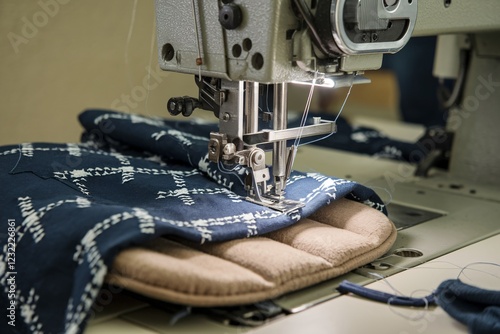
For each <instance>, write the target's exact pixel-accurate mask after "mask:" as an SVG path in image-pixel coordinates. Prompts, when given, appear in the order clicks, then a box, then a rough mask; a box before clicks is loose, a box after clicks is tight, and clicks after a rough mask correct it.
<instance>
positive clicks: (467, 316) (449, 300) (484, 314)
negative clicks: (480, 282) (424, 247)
mask: <svg viewBox="0 0 500 334" xmlns="http://www.w3.org/2000/svg"><path fill="white" fill-rule="evenodd" d="M436 297H437V298H436V300H437V303H438V304H439V306H441V307H442V308H443V310H445V311H446V312H447V313H448V314H449V315H450V316H452V317H453V318H454V319H455V320H457V321H460V322H461V323H463V324H465V325H467V327H468V328H469V331H470V333H473V334H497V333H500V291H493V290H486V289H481V288H478V287H475V286H471V285H468V284H465V283H463V282H461V281H460V280H458V279H450V280H446V281H444V282H442V283H441V284H440V285H439V287H438V288H437V290H436Z"/></svg>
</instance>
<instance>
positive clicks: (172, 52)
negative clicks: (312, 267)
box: [156, 0, 417, 210]
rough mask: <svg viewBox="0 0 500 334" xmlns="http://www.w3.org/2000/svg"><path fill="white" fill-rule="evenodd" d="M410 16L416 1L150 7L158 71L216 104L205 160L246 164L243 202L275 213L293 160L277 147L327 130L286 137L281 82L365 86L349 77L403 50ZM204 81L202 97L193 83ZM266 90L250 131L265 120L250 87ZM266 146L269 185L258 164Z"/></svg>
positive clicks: (288, 0) (317, 127) (257, 1)
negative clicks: (182, 77)
mask: <svg viewBox="0 0 500 334" xmlns="http://www.w3.org/2000/svg"><path fill="white" fill-rule="evenodd" d="M416 13H417V1H416V0H415V1H400V0H393V1H388V0H380V1H373V0H328V1H325V0H319V1H310V0H307V1H306V0H276V1H268V0H253V1H243V0H234V1H203V2H200V1H185V0H156V15H157V35H158V46H159V62H160V67H161V68H162V69H164V70H167V71H175V72H181V73H188V74H194V75H197V76H198V83H199V87H200V97H203V98H206V96H207V95H208V96H209V98H208V99H206V100H205V101H208V100H210V101H216V102H215V103H212V104H210V106H209V107H210V109H212V110H213V111H214V113H216V114H218V117H219V131H218V132H217V133H212V135H211V137H210V143H209V158H210V160H211V161H213V162H217V163H224V164H234V163H238V164H240V165H243V166H247V167H248V168H249V173H248V175H249V178H250V180H249V181H248V182H247V187H248V197H249V200H252V201H254V202H257V203H260V204H262V205H266V206H269V207H274V208H276V209H278V210H279V208H281V207H282V205H281V204H280V203H281V202H283V201H285V189H286V181H287V177H288V174H289V172H290V169H291V167H292V166H291V162H290V161H293V156H294V154H295V152H293V153H292V154H290V150H288V149H287V140H291V139H295V138H296V137H297V136H299V134H300V136H301V137H308V136H319V135H326V134H329V133H332V132H335V130H336V126H335V124H334V123H331V122H321V121H317V122H315V123H314V124H313V125H308V126H307V127H304V128H300V129H287V118H288V116H287V115H288V108H287V103H286V101H287V83H289V82H297V81H299V82H308V81H312V80H313V79H314V80H315V81H318V82H321V83H325V82H331V83H332V86H335V82H337V83H338V86H342V85H345V83H346V82H348V83H349V85H352V84H353V83H362V82H366V80H363V79H358V76H359V77H361V76H360V74H362V71H364V70H367V69H377V68H379V67H380V65H381V60H382V54H383V53H393V52H396V51H398V50H399V49H401V48H402V47H403V46H404V45H405V44H406V42H407V41H408V39H409V38H410V36H411V34H412V31H413V27H414V26H415V22H416ZM193 30H194V31H195V32H196V34H186V33H185V32H186V31H193ZM203 78H211V79H210V80H208V79H207V80H205V79H203ZM214 80H215V83H216V84H214V85H212V84H210V85H209V86H210V89H207V86H204V85H203V83H206V82H208V81H210V82H212V81H214ZM238 82H239V84H238ZM267 84H272V85H273V87H272V89H273V91H274V94H273V96H274V102H273V103H272V105H273V111H272V122H269V123H270V125H269V126H268V127H271V126H272V129H268V128H263V129H260V128H259V117H260V119H262V120H264V119H265V118H268V117H264V115H263V113H262V112H261V111H260V110H259V86H260V85H267ZM214 87H215V88H214ZM219 87H220V88H219ZM214 91H215V92H214ZM210 95H212V96H210ZM200 100H201V102H199V103H197V102H196V101H195V99H191V100H189V101H194V102H192V103H191V104H190V106H189V111H188V112H184V113H183V114H184V115H186V116H187V115H190V114H191V109H192V107H191V105H195V106H200V105H201V106H202V107H203V106H204V103H203V101H204V100H203V99H200ZM177 101H179V100H177ZM169 105H171V106H175V105H176V104H175V102H172V103H169ZM177 114H178V112H177ZM271 143H272V151H273V161H272V171H273V172H272V174H273V175H272V178H270V177H268V175H269V173H270V172H269V169H268V167H267V166H266V163H265V160H264V161H261V159H260V157H261V156H263V157H265V156H264V155H263V153H262V152H261V151H262V149H263V148H265V147H266V144H271ZM289 157H292V159H290V158H289ZM268 181H271V182H270V184H269V185H268ZM300 206H301V204H300V203H296V205H295V207H293V205H292V206H289V205H286V209H285V210H293V209H294V208H295V209H296V208H298V207H300Z"/></svg>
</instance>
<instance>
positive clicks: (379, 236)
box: [107, 199, 396, 306]
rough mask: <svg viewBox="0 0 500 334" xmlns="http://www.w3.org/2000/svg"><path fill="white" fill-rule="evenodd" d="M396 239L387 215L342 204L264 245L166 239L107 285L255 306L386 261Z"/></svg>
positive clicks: (258, 240) (188, 300)
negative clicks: (371, 263) (200, 243)
mask: <svg viewBox="0 0 500 334" xmlns="http://www.w3.org/2000/svg"><path fill="white" fill-rule="evenodd" d="M395 239H396V229H395V227H394V225H393V224H392V222H391V221H389V219H388V218H387V217H386V216H385V215H383V214H382V213H380V212H379V211H377V210H374V209H372V208H369V207H367V206H366V205H363V204H360V203H357V202H354V201H350V200H346V199H341V200H338V201H335V202H334V203H332V204H331V205H328V206H326V207H324V208H322V209H320V210H318V211H317V212H316V213H315V214H314V215H312V216H310V217H309V218H304V219H302V220H300V221H299V222H298V223H296V224H294V225H292V226H290V227H288V228H285V229H282V230H279V231H276V232H273V233H269V234H267V235H265V236H261V237H254V238H249V239H240V240H232V241H227V242H221V243H209V244H204V245H195V244H192V243H189V242H182V243H181V242H180V241H173V240H169V239H166V238H159V239H157V240H154V241H153V242H151V243H149V244H147V245H145V246H143V247H136V248H131V249H127V250H125V251H123V252H121V253H120V254H119V255H118V256H117V257H116V259H115V262H114V264H113V268H112V270H111V271H110V273H109V274H108V276H107V281H108V282H110V283H113V284H118V285H120V286H123V287H125V288H126V289H129V290H132V291H135V292H137V293H140V294H143V295H146V296H149V297H152V298H156V299H159V300H164V301H168V302H174V303H180V304H186V305H192V306H229V305H238V304H248V303H254V302H258V301H262V300H265V299H269V298H273V297H277V296H279V295H282V294H284V293H286V292H290V291H293V290H297V289H300V288H304V287H307V286H310V285H313V284H315V283H319V282H321V281H324V280H327V279H329V278H333V277H335V276H339V275H342V274H344V273H346V272H348V271H350V270H352V269H355V268H357V267H359V266H362V265H364V264H366V263H368V262H371V261H373V260H374V259H376V258H378V257H380V256H382V255H383V254H384V253H385V252H387V251H388V250H389V248H390V247H391V246H392V244H393V243H394V241H395Z"/></svg>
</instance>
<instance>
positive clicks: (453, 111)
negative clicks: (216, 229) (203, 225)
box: [132, 0, 500, 332]
mask: <svg viewBox="0 0 500 334" xmlns="http://www.w3.org/2000/svg"><path fill="white" fill-rule="evenodd" d="M499 13H500V3H499V2H498V1H496V0H488V1H482V2H481V3H477V2H474V1H467V0H461V1H460V0H444V1H430V0H428V1H425V0H422V1H417V0H413V1H412V0H378V1H373V0H366V1H363V0H351V1H350V0H331V1H322V0H306V1H303V0H289V1H285V0H278V1H267V0H253V1H242V0H234V1H230V0H229V1H186V0H157V1H156V14H157V34H158V47H159V62H160V66H161V68H162V69H164V70H166V71H175V72H182V73H186V74H190V75H193V76H194V78H195V79H194V80H195V83H196V85H197V86H198V88H199V96H198V97H196V98H193V97H187V96H184V97H173V98H171V99H170V100H169V101H168V110H169V112H170V113H171V114H175V115H178V114H182V115H184V116H190V115H191V114H193V110H194V109H195V108H200V109H205V110H209V111H212V112H213V113H214V115H215V116H216V117H217V118H218V120H219V131H218V132H215V133H212V134H211V136H210V144H209V147H208V148H207V150H208V154H209V158H210V160H211V161H213V162H215V163H218V164H223V165H224V166H235V165H239V166H244V167H245V168H247V169H248V171H249V172H248V177H247V180H246V186H247V189H248V197H247V199H248V200H249V201H253V202H255V203H258V204H261V205H264V206H267V207H271V208H273V209H275V210H279V211H283V212H287V211H290V210H293V209H295V208H297V207H300V205H301V204H300V203H299V202H294V201H290V200H288V199H287V198H286V180H287V178H288V175H289V173H290V170H291V168H292V166H293V168H296V169H299V170H301V169H307V168H310V166H311V161H317V163H316V165H315V169H316V170H317V171H320V172H323V173H325V174H335V175H338V176H342V175H346V174H349V175H351V176H352V177H353V179H355V180H357V181H360V182H370V186H372V187H374V188H378V189H388V190H389V191H390V192H391V194H392V195H393V199H392V204H391V205H392V209H393V212H394V213H393V217H394V220H395V221H396V220H398V221H397V222H396V223H397V224H401V225H398V228H399V229H400V232H399V236H398V240H397V241H396V244H395V245H394V247H393V249H392V251H391V252H390V253H389V255H388V256H387V257H385V258H384V260H383V261H376V262H374V263H372V264H370V265H368V266H366V267H364V268H360V269H359V270H356V271H355V272H353V273H350V274H348V275H347V276H348V277H347V278H349V279H350V280H352V281H355V282H358V283H361V284H367V283H370V282H373V281H374V278H373V276H370V275H369V273H370V274H371V273H373V272H376V273H380V274H381V275H384V276H389V275H393V274H395V273H398V272H400V271H402V270H403V269H404V268H408V267H413V266H415V265H418V264H420V263H423V262H427V261H430V260H432V259H434V258H436V257H439V256H442V255H444V254H446V253H449V252H452V251H454V250H457V249H460V248H462V247H465V246H468V245H470V244H473V243H475V242H479V241H481V240H483V239H486V238H488V237H490V236H494V235H496V234H498V233H499V232H500V230H499V225H498V215H499V214H500V212H499V211H500V210H499V206H500V205H499V202H500V190H499V189H500V168H499V167H498V166H500V155H498V154H496V153H495V152H496V151H497V146H498V144H500V132H499V131H498V129H497V124H499V123H500V113H499V112H498V108H499V106H500V47H499V46H500V44H499V43H498V38H499V37H500V34H499V33H498V31H499V30H500V19H498V14H499ZM422 35H439V39H438V47H437V53H436V64H435V75H436V76H438V77H441V78H454V79H456V90H457V92H454V93H453V94H452V96H451V97H450V100H449V101H448V102H449V108H450V115H449V118H448V126H447V130H448V131H449V132H446V133H437V134H434V135H431V136H430V137H429V141H428V142H426V143H425V144H424V146H425V147H424V149H425V150H426V153H427V159H425V160H424V162H423V163H422V164H420V165H419V166H417V167H415V166H410V165H409V164H404V163H397V162H388V161H380V160H379V161H374V160H373V159H370V158H367V157H359V156H355V155H353V154H349V153H339V152H332V151H331V150H328V149H320V148H308V149H307V150H306V149H304V152H303V153H300V157H299V158H297V163H296V164H295V165H294V160H295V159H296V156H297V151H296V149H297V147H296V146H292V147H291V148H290V147H287V141H291V140H295V139H296V138H297V137H309V136H325V135H329V134H331V133H334V132H335V131H336V124H335V123H334V122H331V121H325V120H321V119H317V120H315V122H314V124H313V125H308V126H304V127H300V128H292V129H289V128H287V111H288V108H287V99H286V96H287V85H288V84H289V83H306V84H309V85H315V86H316V85H319V86H329V87H332V88H335V87H342V86H351V85H353V84H362V83H367V82H368V81H369V80H367V79H366V78H365V77H363V71H366V70H376V69H378V68H380V66H381V62H382V57H383V55H384V54H385V53H395V52H397V51H398V50H400V49H401V48H403V47H404V45H405V44H406V43H407V41H408V40H409V38H410V37H411V36H422ZM465 55H468V58H464V57H465ZM269 90H272V91H273V94H271V95H272V96H273V101H272V102H269V101H268V99H267V95H268V93H267V92H268V91H269ZM259 96H265V99H264V102H263V100H262V98H261V99H259ZM263 103H270V104H272V107H271V108H269V109H271V110H272V113H270V112H268V110H267V108H262V105H263ZM196 112H198V111H196ZM200 112H201V111H200ZM451 133H453V140H450V138H451ZM447 141H448V142H452V145H451V148H449V147H445V146H446V145H443V143H445V142H447ZM269 149H270V150H271V151H272V163H271V165H272V171H271V170H270V169H269V168H268V167H267V163H266V158H265V150H269ZM443 157H444V158H447V159H449V167H448V169H447V170H442V169H435V168H433V166H434V164H433V163H434V162H435V161H436V160H437V159H438V158H443ZM306 161H307V163H305V162H306ZM320 161H331V162H332V163H334V162H335V166H334V167H331V164H330V166H326V165H325V164H321V163H320ZM353 162H356V164H353ZM367 164H369V165H370V167H371V169H370V171H369V172H367V171H366V169H365V166H366V165H367ZM353 166H356V167H353ZM415 172H416V173H417V174H418V175H415ZM271 174H272V176H271ZM389 211H390V212H391V206H389ZM408 221H411V223H410V224H407V225H405V223H407V222H408ZM343 278H345V277H342V278H341V279H343ZM339 281H340V279H339V280H332V281H330V282H326V283H324V284H321V285H319V286H315V287H312V288H310V289H306V290H304V291H299V292H297V293H294V294H293V293H292V294H290V295H287V296H284V297H281V298H277V299H276V300H273V302H274V303H276V304H277V305H279V306H280V307H281V308H282V309H283V310H285V313H296V312H298V311H301V310H304V309H307V308H310V307H312V306H313V305H315V304H318V303H320V302H324V301H325V300H328V299H331V298H333V297H335V296H336V295H338V293H336V292H335V290H334V287H335V286H336V285H337V284H338V282H339ZM311 312H314V308H313V309H312V310H311ZM311 312H310V313H309V315H310V317H311V319H313V318H314V319H315V316H314V314H313V313H311ZM143 316H145V315H143ZM323 316H324V315H323ZM292 317H293V316H292ZM132 318H133V317H132ZM137 319H139V317H138V316H136V318H135V320H136V321H139V320H137ZM196 319H197V320H196V321H198V322H199V323H203V324H205V325H206V326H208V327H206V328H207V329H208V330H212V331H214V332H215V331H218V330H222V329H221V328H220V327H217V326H215V325H213V323H211V322H210V321H209V320H207V319H201V318H196ZM139 322H140V321H139ZM200 326H201V325H200ZM211 326H212V327H211ZM279 326H281V327H279ZM153 327H154V326H153ZM278 327H279V329H280V330H287V331H290V330H291V329H293V328H291V327H290V326H288V327H287V326H286V319H285V320H282V321H280V322H279V324H278ZM278 327H277V328H278ZM165 328H166V327H165ZM200 328H201V327H200ZM270 328H271V329H270V332H272V326H271V327H270ZM224 330H225V331H227V332H231V330H232V331H233V332H237V331H239V330H240V327H232V328H231V327H230V326H226V327H224ZM264 331H265V330H264Z"/></svg>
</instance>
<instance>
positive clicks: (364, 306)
mask: <svg viewBox="0 0 500 334" xmlns="http://www.w3.org/2000/svg"><path fill="white" fill-rule="evenodd" d="M498 245H500V235H496V236H494V237H491V238H488V239H486V240H483V241H481V242H478V243H476V244H473V245H470V246H467V247H465V248H462V249H460V250H457V251H455V252H452V253H449V254H446V255H444V256H441V257H439V258H437V259H435V260H432V261H430V262H427V263H424V264H422V265H419V266H417V267H414V268H412V269H409V270H406V271H404V272H401V273H399V274H396V275H393V276H391V277H389V278H387V279H386V280H384V281H378V282H376V283H372V284H369V285H368V287H369V288H373V289H377V290H383V291H388V292H393V290H392V289H391V287H389V285H388V284H387V283H390V284H391V285H392V286H393V287H394V288H396V289H398V290H399V291H400V292H402V293H404V294H407V295H412V294H415V295H420V296H421V295H423V294H425V293H428V292H429V291H432V290H433V289H435V288H436V287H437V286H438V285H439V283H441V282H442V281H444V280H446V279H450V278H456V277H457V276H458V275H459V274H460V270H461V268H462V267H465V266H467V265H471V264H472V263H475V262H494V263H497V264H498V263H500V254H499V252H498ZM469 268H470V269H469V270H466V271H465V272H464V273H463V274H462V275H461V278H462V279H463V280H464V281H465V282H467V283H470V284H474V285H477V286H480V287H483V288H489V289H497V290H498V289H500V270H499V269H498V267H495V266H492V265H471V266H470V267H469ZM117 299H118V298H117ZM119 303H121V305H119ZM110 306H111V307H110V308H109V311H107V312H103V314H101V315H98V317H97V319H96V320H95V321H94V322H93V323H91V325H90V326H89V327H88V329H87V331H86V333H87V334H98V333H120V334H126V333H203V332H205V330H207V331H208V332H209V333H216V332H219V333H222V332H225V331H226V329H225V328H224V327H223V326H222V325H218V324H211V325H208V324H207V323H206V322H205V321H202V319H198V318H197V317H188V318H184V319H181V320H180V321H179V322H178V323H177V324H176V326H175V327H171V326H170V325H169V323H168V318H169V316H167V314H166V313H165V312H163V311H160V310H155V309H153V308H151V307H149V306H147V305H146V304H143V303H140V302H137V301H133V300H129V299H119V300H117V301H116V303H115V305H110ZM197 320H200V322H199V323H198V324H197V323H196V322H197ZM247 330H248V329H243V328H242V329H241V332H246V331H247ZM250 333H256V334H266V333H344V334H345V333H408V334H410V333H419V334H420V333H450V334H451V333H467V328H466V327H465V326H463V325H462V324H460V323H458V322H457V321H455V320H453V319H452V318H451V317H449V316H448V315H447V314H446V313H445V312H444V311H443V310H442V309H441V308H439V307H437V308H429V309H427V310H422V309H406V308H400V307H392V306H389V305H386V304H381V303H376V302H372V301H369V300H365V299H362V298H358V297H354V296H350V295H346V296H341V297H338V298H335V299H332V300H330V301H327V302H325V303H322V304H320V305H317V306H316V307H313V308H311V309H308V310H305V311H303V312H300V313H297V314H294V315H289V316H286V317H284V318H281V319H278V320H276V321H273V322H271V323H270V324H268V325H266V326H263V327H261V328H258V329H255V330H251V331H250Z"/></svg>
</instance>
